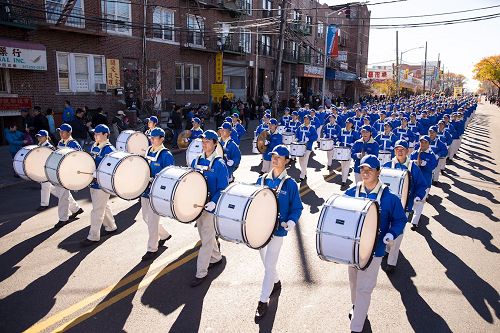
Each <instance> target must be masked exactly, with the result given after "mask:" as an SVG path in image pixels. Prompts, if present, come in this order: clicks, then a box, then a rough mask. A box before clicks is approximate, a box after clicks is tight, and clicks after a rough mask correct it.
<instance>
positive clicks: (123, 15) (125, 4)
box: [101, 0, 132, 35]
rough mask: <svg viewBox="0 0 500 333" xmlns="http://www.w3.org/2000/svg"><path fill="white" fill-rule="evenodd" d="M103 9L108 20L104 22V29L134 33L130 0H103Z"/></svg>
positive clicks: (103, 13)
mask: <svg viewBox="0 0 500 333" xmlns="http://www.w3.org/2000/svg"><path fill="white" fill-rule="evenodd" d="M101 11H102V15H103V17H104V18H105V20H106V21H105V22H104V30H106V31H107V32H112V33H118V34H125V35H132V29H131V24H132V8H131V5H130V0H120V1H116V0H101ZM110 21H113V22H114V23H111V22H110ZM118 22H120V23H118Z"/></svg>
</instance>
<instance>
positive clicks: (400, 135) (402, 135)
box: [392, 127, 415, 142]
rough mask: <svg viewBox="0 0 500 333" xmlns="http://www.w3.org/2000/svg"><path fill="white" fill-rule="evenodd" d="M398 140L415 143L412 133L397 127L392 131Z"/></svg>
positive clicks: (407, 129)
mask: <svg viewBox="0 0 500 333" xmlns="http://www.w3.org/2000/svg"><path fill="white" fill-rule="evenodd" d="M392 132H393V133H394V134H395V135H396V137H397V139H398V140H405V141H408V142H414V141H415V135H414V134H413V132H412V131H411V130H410V129H409V128H408V127H406V128H402V127H398V128H396V129H394V130H393V131H392Z"/></svg>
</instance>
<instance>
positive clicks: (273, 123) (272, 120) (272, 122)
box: [269, 118, 278, 125]
mask: <svg viewBox="0 0 500 333" xmlns="http://www.w3.org/2000/svg"><path fill="white" fill-rule="evenodd" d="M269 123H270V124H271V125H278V121H277V120H276V119H275V118H271V120H270V121H269Z"/></svg>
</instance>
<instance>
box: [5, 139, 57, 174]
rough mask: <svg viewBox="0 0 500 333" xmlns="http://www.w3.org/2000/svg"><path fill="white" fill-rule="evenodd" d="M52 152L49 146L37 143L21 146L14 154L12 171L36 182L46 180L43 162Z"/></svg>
mask: <svg viewBox="0 0 500 333" xmlns="http://www.w3.org/2000/svg"><path fill="white" fill-rule="evenodd" d="M52 152H53V150H52V149H50V148H49V147H39V146H37V145H32V146H26V147H23V148H21V149H20V150H19V151H18V152H17V153H16V155H15V156H14V161H13V162H12V164H13V167H14V171H15V172H16V174H18V175H19V177H21V178H22V179H26V180H32V181H34V182H38V183H43V182H46V181H47V175H46V174H45V162H47V159H48V158H49V156H50V154H52Z"/></svg>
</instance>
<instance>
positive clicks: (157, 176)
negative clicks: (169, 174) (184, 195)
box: [141, 163, 182, 222]
mask: <svg viewBox="0 0 500 333" xmlns="http://www.w3.org/2000/svg"><path fill="white" fill-rule="evenodd" d="M148 165H149V163H148ZM171 167H172V165H169V166H167V167H165V168H163V169H162V170H160V172H158V173H157V174H156V175H155V178H154V179H153V181H152V182H151V186H150V187H149V206H150V207H151V210H152V211H153V212H154V213H155V214H156V215H159V216H163V215H162V214H160V213H159V212H158V211H157V210H156V208H155V206H154V205H153V200H152V198H154V195H153V193H151V191H152V190H153V187H154V186H155V184H156V180H157V179H158V178H160V177H159V174H160V173H161V172H162V171H164V170H167V169H170V168H171ZM149 170H150V172H149V175H150V176H151V168H150V169H149ZM181 178H182V177H181ZM169 179H172V178H169ZM179 179H180V178H179ZM176 187H177V183H175V187H174V190H175V188H176ZM172 193H174V191H172V192H170V198H169V201H170V211H171V212H172V214H173V215H174V218H175V219H176V220H177V218H176V217H175V212H174V211H173V210H172V201H173V200H172ZM141 195H142V194H141ZM179 222H180V221H179Z"/></svg>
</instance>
